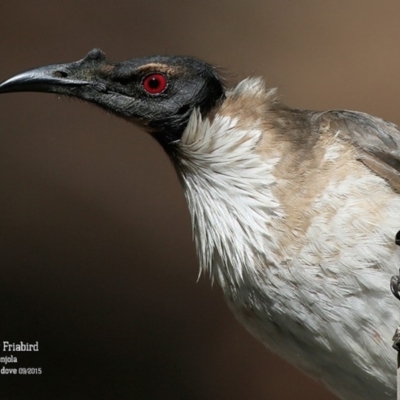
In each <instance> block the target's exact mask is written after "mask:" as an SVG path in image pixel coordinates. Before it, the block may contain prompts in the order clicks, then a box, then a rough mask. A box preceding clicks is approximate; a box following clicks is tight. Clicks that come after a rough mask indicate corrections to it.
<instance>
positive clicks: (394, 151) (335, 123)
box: [309, 110, 400, 192]
mask: <svg viewBox="0 0 400 400" xmlns="http://www.w3.org/2000/svg"><path fill="white" fill-rule="evenodd" d="M309 116H310V120H311V122H312V126H313V129H314V130H316V131H318V133H319V134H324V133H327V134H330V135H333V136H334V137H337V138H338V139H339V140H342V141H344V142H346V143H348V144H350V145H351V146H352V147H353V148H354V149H355V154H356V158H357V160H358V161H360V162H362V163H363V164H365V165H366V166H367V167H368V168H370V169H371V170H372V171H373V172H374V173H375V174H377V175H379V176H381V177H382V178H383V179H385V180H386V181H387V182H388V183H389V184H390V185H391V187H392V189H394V190H395V191H396V192H400V128H399V127H398V126H397V125H395V124H394V123H391V122H389V121H385V120H383V119H381V118H378V117H374V116H372V115H369V114H366V113H362V112H357V111H348V110H330V111H323V112H312V113H309Z"/></svg>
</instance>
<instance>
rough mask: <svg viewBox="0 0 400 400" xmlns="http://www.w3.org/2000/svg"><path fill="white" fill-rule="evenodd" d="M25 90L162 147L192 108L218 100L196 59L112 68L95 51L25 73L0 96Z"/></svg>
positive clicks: (214, 83)
mask: <svg viewBox="0 0 400 400" xmlns="http://www.w3.org/2000/svg"><path fill="white" fill-rule="evenodd" d="M26 91H31V92H47V93H57V94H61V95H67V96H71V97H75V98H79V99H83V100H86V101H88V102H91V103H94V104H97V105H98V106H100V107H102V108H104V109H105V110H107V111H109V112H112V113H114V114H116V115H118V116H121V117H123V118H125V119H127V120H129V121H132V122H134V123H137V124H139V125H142V126H144V127H145V128H146V130H148V131H149V132H150V133H152V134H153V135H154V136H155V137H156V138H157V140H158V141H159V142H160V143H161V144H162V145H163V146H164V147H167V146H168V145H169V144H171V143H173V142H175V141H176V140H179V138H180V137H181V135H182V133H183V131H184V130H185V127H186V125H187V123H188V120H189V117H190V115H191V113H192V111H193V110H194V109H195V108H198V109H199V110H200V111H201V113H202V114H205V113H207V112H209V111H210V110H211V109H212V108H213V107H214V106H215V105H216V104H218V102H220V101H221V100H222V99H223V98H224V88H223V84H222V82H221V79H220V78H219V76H218V74H217V73H216V71H215V68H214V67H212V66H211V65H209V64H206V63H204V62H202V61H199V60H197V59H194V58H191V57H178V56H174V57H167V56H151V57H144V58H137V59H133V60H129V61H124V62H120V63H112V62H109V61H107V60H106V58H105V55H104V53H103V52H102V51H101V50H99V49H93V50H91V51H90V52H89V53H88V54H87V55H86V56H85V57H84V58H83V59H82V60H79V61H76V62H72V63H67V64H55V65H47V66H44V67H39V68H34V69H31V70H28V71H26V72H23V73H20V74H18V75H15V76H14V77H12V78H10V79H8V80H6V81H5V82H3V83H2V84H1V85H0V93H7V92H26Z"/></svg>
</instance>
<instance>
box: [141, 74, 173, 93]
mask: <svg viewBox="0 0 400 400" xmlns="http://www.w3.org/2000/svg"><path fill="white" fill-rule="evenodd" d="M142 84H143V87H144V90H146V92H147V93H150V94H158V93H162V92H163V91H164V90H165V89H166V87H167V84H168V81H167V78H166V77H165V76H164V75H163V74H150V75H147V76H145V78H144V79H143V83H142Z"/></svg>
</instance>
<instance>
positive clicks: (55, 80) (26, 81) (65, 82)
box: [0, 64, 89, 94]
mask: <svg viewBox="0 0 400 400" xmlns="http://www.w3.org/2000/svg"><path fill="white" fill-rule="evenodd" d="M70 67H71V64H54V65H46V66H44V67H39V68H34V69H30V70H28V71H25V72H22V73H20V74H18V75H15V76H13V77H11V78H9V79H7V80H6V81H4V82H3V83H1V84H0V93H10V92H47V93H48V92H50V93H61V94H63V93H64V90H63V88H68V89H71V88H72V87H79V86H85V85H88V84H89V81H86V80H83V79H80V78H78V77H73V76H71V74H70V69H71V68H70Z"/></svg>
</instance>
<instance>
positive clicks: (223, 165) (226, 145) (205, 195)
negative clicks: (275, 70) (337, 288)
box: [177, 79, 281, 288]
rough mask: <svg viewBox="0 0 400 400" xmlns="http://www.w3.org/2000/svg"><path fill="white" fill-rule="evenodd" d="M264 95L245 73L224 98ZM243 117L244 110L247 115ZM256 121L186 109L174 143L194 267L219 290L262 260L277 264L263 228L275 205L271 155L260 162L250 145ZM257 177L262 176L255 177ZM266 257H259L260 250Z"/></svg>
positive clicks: (250, 273) (257, 133)
mask: <svg viewBox="0 0 400 400" xmlns="http://www.w3.org/2000/svg"><path fill="white" fill-rule="evenodd" d="M239 94H240V96H256V97H257V96H258V97H260V96H262V97H263V100H264V101H265V106H266V107H267V105H268V102H269V101H270V99H271V97H272V93H271V92H266V91H265V88H264V84H263V81H262V80H260V79H246V80H245V81H242V82H241V83H240V84H239V85H238V86H237V87H236V88H235V89H233V90H232V91H230V92H228V93H227V100H228V101H229V100H232V99H235V98H236V97H238V98H239V96H238V95H239ZM249 115H251V112H250V113H249ZM260 124H261V121H260V120H259V119H258V118H257V117H256V118H255V119H250V120H249V121H248V125H247V126H243V124H242V125H240V124H239V121H238V119H237V118H235V117H232V116H227V115H219V114H218V113H217V114H216V115H215V116H214V118H213V120H212V121H210V120H209V119H202V117H201V115H200V113H199V112H197V111H196V112H194V113H193V115H192V116H191V118H190V121H189V124H188V126H187V128H186V130H185V132H184V133H183V136H182V138H181V140H180V142H179V154H178V161H177V162H179V168H177V170H178V171H179V174H180V177H181V180H182V183H183V187H184V192H185V196H186V199H187V202H188V206H189V210H190V213H191V217H192V226H193V230H194V237H195V241H196V246H197V251H198V256H199V260H200V272H206V273H208V274H209V275H210V277H211V279H216V280H217V281H218V282H219V283H220V285H221V286H222V288H226V286H227V285H229V286H232V285H233V286H237V285H238V284H239V283H240V282H243V280H247V279H251V277H254V276H257V273H255V272H257V269H259V267H260V266H261V265H263V266H265V265H266V263H267V264H269V263H275V264H276V263H277V260H274V259H273V254H274V253H275V252H274V251H273V250H274V247H275V243H274V238H273V237H272V236H271V234H270V233H269V229H268V227H269V226H271V225H272V224H273V220H274V219H276V218H279V217H280V215H281V212H280V210H279V203H278V202H277V200H276V199H275V198H274V196H273V195H272V193H271V187H272V185H274V183H275V178H274V177H273V175H272V174H271V170H272V169H273V167H274V165H275V164H276V163H277V162H278V161H279V160H277V159H271V160H267V159H265V158H263V157H262V155H260V154H259V153H258V152H257V151H256V147H257V144H258V143H259V141H260V139H261V135H262V127H261V125H260ZM260 177H262V178H263V179H260ZM266 255H268V256H270V257H271V259H269V260H265V256H266Z"/></svg>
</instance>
